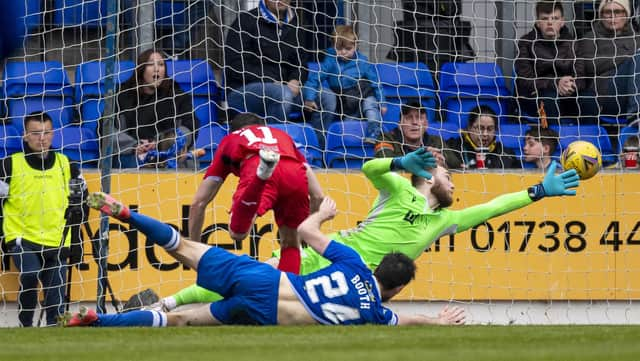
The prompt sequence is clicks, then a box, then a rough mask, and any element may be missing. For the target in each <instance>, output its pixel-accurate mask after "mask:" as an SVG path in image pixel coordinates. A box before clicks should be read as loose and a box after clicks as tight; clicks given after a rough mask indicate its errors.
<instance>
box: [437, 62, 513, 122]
mask: <svg viewBox="0 0 640 361" xmlns="http://www.w3.org/2000/svg"><path fill="white" fill-rule="evenodd" d="M439 85H440V91H439V93H438V95H439V99H440V106H441V108H442V112H443V114H442V115H443V117H442V119H443V121H445V122H453V123H456V124H458V125H459V126H460V127H462V128H464V127H466V126H467V121H468V118H469V113H470V112H471V110H472V109H473V108H475V107H477V106H479V105H487V106H489V107H491V109H493V110H494V111H495V112H496V114H498V117H499V122H500V123H505V122H506V119H507V116H508V106H509V103H508V99H507V97H508V96H509V90H508V89H507V87H506V84H505V80H504V76H503V75H502V70H501V69H500V67H499V66H498V65H496V64H494V63H446V64H444V65H443V66H442V69H441V70H440V79H439Z"/></svg>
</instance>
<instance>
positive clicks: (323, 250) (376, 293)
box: [66, 193, 465, 327]
mask: <svg viewBox="0 0 640 361" xmlns="http://www.w3.org/2000/svg"><path fill="white" fill-rule="evenodd" d="M87 203H88V204H89V206H90V207H92V208H95V209H99V210H101V211H102V212H104V213H106V214H108V215H110V216H113V217H116V218H118V219H120V220H121V221H123V222H128V223H130V224H131V225H133V226H135V227H136V228H137V229H139V230H140V231H141V232H142V233H144V234H145V235H146V236H147V238H148V239H151V240H153V241H154V242H155V243H156V244H158V245H159V246H161V247H164V248H165V249H166V250H167V251H168V252H169V253H170V254H171V255H172V256H173V257H175V258H176V259H177V260H179V261H181V262H182V263H183V264H185V265H186V266H188V267H190V268H193V269H196V270H197V273H198V276H197V284H198V285H199V286H201V287H204V288H206V289H209V290H212V291H215V292H218V293H219V294H220V295H222V296H223V297H224V300H222V301H218V302H214V303H211V304H209V305H205V306H201V307H196V308H193V309H190V310H187V311H179V312H172V313H163V312H159V311H132V312H128V313H122V314H96V313H95V311H93V310H86V309H82V310H81V312H79V313H76V314H74V315H73V316H70V317H69V319H68V320H67V321H66V325H67V326H156V327H162V326H187V325H221V324H258V325H276V324H279V325H303V324H317V323H320V324H329V325H334V324H336V325H337V324H340V325H356V324H366V323H374V324H386V325H406V324H453V325H459V324H463V323H464V322H465V314H464V310H463V309H461V308H458V307H452V308H448V307H446V308H445V309H444V310H442V311H441V312H440V313H439V314H438V316H437V317H427V316H423V315H398V314H396V313H394V312H393V311H391V310H390V309H388V308H386V307H384V306H383V305H382V302H384V301H386V300H388V299H390V298H391V297H393V296H395V295H396V294H397V293H398V292H400V291H401V290H402V289H403V288H404V287H405V286H406V285H407V284H408V283H409V282H410V281H411V280H412V279H413V278H414V276H415V264H414V262H413V260H411V259H410V258H409V257H407V256H406V255H404V254H401V253H391V254H389V255H387V256H385V257H384V258H383V259H382V261H381V262H380V265H379V266H378V267H377V268H376V270H375V271H373V272H372V271H371V270H369V268H367V266H366V264H365V263H364V262H363V261H362V259H361V257H360V256H359V255H358V254H357V253H356V252H355V251H354V250H353V249H351V248H350V247H348V246H346V245H343V244H340V243H338V242H335V241H332V240H330V239H329V238H327V237H326V236H325V235H324V234H323V233H322V232H321V230H320V226H321V224H322V223H324V222H325V221H327V220H330V219H332V218H333V217H334V216H335V214H336V206H335V202H334V201H333V200H332V199H330V198H325V199H324V200H323V202H322V203H321V205H320V207H319V209H318V211H317V212H315V213H313V214H312V215H310V216H309V217H308V218H307V219H306V220H305V221H304V222H302V224H300V226H299V227H298V232H299V233H300V235H301V237H302V238H304V239H305V241H306V242H307V243H308V244H309V246H310V247H312V248H313V249H314V250H316V251H317V252H318V253H319V254H321V255H323V256H324V257H326V258H327V259H329V260H331V261H332V262H333V263H332V264H331V265H330V266H328V267H326V268H323V269H321V270H319V271H317V272H314V273H311V274H308V275H306V276H298V275H294V274H291V273H285V272H281V271H279V270H276V269H274V268H273V267H271V266H270V265H268V264H265V263H261V262H258V261H256V260H254V259H252V258H250V257H248V256H246V255H242V256H237V255H234V254H232V253H230V252H228V251H226V250H224V249H222V248H218V247H212V246H209V245H206V244H202V243H199V242H192V241H190V240H188V239H182V238H181V237H180V235H179V234H178V232H177V231H176V230H174V229H173V228H172V227H170V226H168V225H166V224H164V223H162V222H160V221H157V220H155V219H152V218H149V217H147V216H144V215H141V214H139V213H136V212H132V211H130V210H129V209H128V208H127V207H126V206H124V205H123V204H122V203H121V202H119V201H116V200H115V199H113V198H111V197H110V196H109V195H107V194H105V193H93V194H91V195H90V196H89V198H88V200H87Z"/></svg>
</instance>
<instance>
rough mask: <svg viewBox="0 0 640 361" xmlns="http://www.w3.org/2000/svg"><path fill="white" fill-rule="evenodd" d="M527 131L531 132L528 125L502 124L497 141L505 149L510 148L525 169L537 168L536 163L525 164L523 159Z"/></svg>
mask: <svg viewBox="0 0 640 361" xmlns="http://www.w3.org/2000/svg"><path fill="white" fill-rule="evenodd" d="M527 130H529V126H528V125H526V124H500V125H499V128H498V131H497V139H498V141H499V142H500V143H502V146H503V147H505V148H509V149H511V150H512V151H513V152H514V153H515V155H516V157H517V158H518V160H520V162H521V163H522V167H523V168H535V167H536V165H535V164H534V163H529V162H525V161H524V158H523V155H524V138H525V133H526V132H527Z"/></svg>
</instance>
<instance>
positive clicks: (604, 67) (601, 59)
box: [576, 0, 640, 117]
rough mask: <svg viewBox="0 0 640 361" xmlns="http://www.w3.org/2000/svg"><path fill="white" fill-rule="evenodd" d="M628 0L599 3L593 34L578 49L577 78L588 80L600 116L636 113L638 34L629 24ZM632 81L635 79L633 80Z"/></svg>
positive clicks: (639, 44)
mask: <svg viewBox="0 0 640 361" xmlns="http://www.w3.org/2000/svg"><path fill="white" fill-rule="evenodd" d="M630 16H631V8H630V6H629V1H628V0H602V1H601V2H600V6H599V7H598V19H597V21H595V22H594V25H593V31H591V32H589V33H587V34H586V35H585V37H584V39H582V40H580V42H579V43H578V47H577V51H576V53H577V56H578V59H582V60H583V62H584V64H583V65H582V66H579V67H578V68H577V69H578V78H579V79H580V78H584V79H587V80H588V81H589V82H590V83H591V85H590V86H591V87H592V88H593V89H594V90H595V94H596V100H597V103H598V106H599V109H600V115H606V116H613V117H619V116H620V115H628V114H634V115H635V113H637V112H638V100H636V99H634V97H633V96H634V95H635V96H638V95H639V94H638V93H640V77H638V76H634V75H635V74H637V73H638V72H639V71H640V64H638V62H637V61H636V60H634V55H635V54H636V52H637V50H638V48H639V47H640V34H638V33H636V32H635V30H634V29H633V26H632V24H631V21H630V20H631V18H630ZM634 78H635V79H634Z"/></svg>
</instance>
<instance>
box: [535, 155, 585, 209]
mask: <svg viewBox="0 0 640 361" xmlns="http://www.w3.org/2000/svg"><path fill="white" fill-rule="evenodd" d="M557 166H558V163H556V162H555V161H553V162H551V165H550V166H549V170H548V171H547V174H546V175H545V176H544V179H543V180H542V183H540V184H536V185H535V186H533V187H531V188H529V197H531V199H532V200H534V201H537V200H539V199H541V198H542V197H554V196H575V195H576V190H575V189H569V188H575V187H577V186H578V184H579V180H580V177H578V173H576V170H575V169H569V170H567V171H564V172H562V173H560V174H556V167H557Z"/></svg>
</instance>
